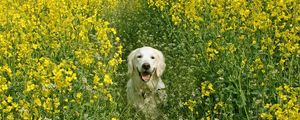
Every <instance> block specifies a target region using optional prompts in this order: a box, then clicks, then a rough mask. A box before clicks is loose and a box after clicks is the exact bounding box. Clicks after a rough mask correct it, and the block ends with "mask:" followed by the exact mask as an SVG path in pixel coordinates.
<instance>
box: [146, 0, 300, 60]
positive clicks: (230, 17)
mask: <svg viewBox="0 0 300 120" xmlns="http://www.w3.org/2000/svg"><path fill="white" fill-rule="evenodd" d="M148 4H149V6H151V7H154V8H160V9H159V10H161V11H167V13H168V14H169V16H170V18H171V20H172V22H173V23H174V25H177V26H180V27H184V28H187V25H189V27H188V28H191V29H192V31H193V32H194V33H195V34H197V33H198V32H199V31H197V29H199V27H200V26H204V27H206V29H207V30H210V29H218V30H219V32H217V34H220V36H221V35H222V34H226V33H229V32H234V31H238V32H239V33H240V34H242V35H241V36H240V37H239V36H237V38H233V39H240V40H241V42H242V41H244V40H247V39H250V40H253V42H252V43H253V45H254V46H258V48H260V49H259V50H261V51H264V52H266V53H268V54H269V55H273V54H274V53H275V52H277V53H279V54H280V56H281V58H282V60H287V59H289V58H291V57H292V56H295V55H296V54H300V47H299V40H300V36H299V35H298V34H299V33H298V32H299V31H300V27H299V25H298V24H297V23H299V21H300V11H299V10H298V9H299V8H300V5H299V3H298V2H297V0H286V1H284V0H281V1H280V2H278V3H277V2H276V1H272V0H267V1H260V0H254V1H248V0H235V1H226V0H218V1H215V0H208V1H206V0H175V1H161V0H148ZM291 8H292V9H291ZM195 30H196V31H195ZM263 33H265V34H263ZM245 34H247V35H245ZM257 34H262V37H259V38H257V37H256V36H257ZM221 37H222V36H221ZM213 42H217V41H213ZM277 49H278V50H279V51H277ZM211 51H215V50H208V51H207V52H208V53H209V54H210V56H209V59H211V56H214V55H215V54H212V52H211ZM278 62H279V61H278Z"/></svg>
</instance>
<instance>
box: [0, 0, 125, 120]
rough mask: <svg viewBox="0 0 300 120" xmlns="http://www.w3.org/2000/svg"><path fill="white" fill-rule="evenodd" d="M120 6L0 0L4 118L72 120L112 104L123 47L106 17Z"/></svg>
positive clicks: (100, 1)
mask: <svg viewBox="0 0 300 120" xmlns="http://www.w3.org/2000/svg"><path fill="white" fill-rule="evenodd" d="M116 4H117V0H75V1H74V0H38V1H37V0H25V1H24V0H19V1H14V0H1V1H0V119H9V120H11V119H68V118H74V117H75V116H83V115H81V114H82V113H80V109H82V111H83V110H85V108H84V107H80V108H78V109H77V108H76V109H74V108H73V107H74V106H81V105H83V104H84V105H85V106H89V107H90V108H93V109H97V108H99V107H98V106H101V105H103V106H107V105H105V104H106V102H105V101H111V102H113V97H112V95H111V94H110V91H109V87H110V86H111V85H112V84H113V80H112V78H113V77H112V75H113V74H114V73H115V71H116V68H117V66H118V65H119V64H120V63H121V62H122V60H121V55H122V52H123V51H122V49H123V48H122V45H121V44H120V38H118V37H117V31H116V29H115V28H112V27H110V24H109V22H107V21H105V20H103V19H102V16H103V14H105V12H106V11H109V10H111V9H114V7H116ZM100 96H101V97H100ZM94 104H97V105H94Z"/></svg>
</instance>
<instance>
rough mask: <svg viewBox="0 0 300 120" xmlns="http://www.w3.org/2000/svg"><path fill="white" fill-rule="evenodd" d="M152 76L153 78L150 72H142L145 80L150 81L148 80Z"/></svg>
mask: <svg viewBox="0 0 300 120" xmlns="http://www.w3.org/2000/svg"><path fill="white" fill-rule="evenodd" d="M150 78H151V75H150V74H149V73H142V79H143V80H144V81H148V80H150Z"/></svg>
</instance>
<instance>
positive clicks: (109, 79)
mask: <svg viewBox="0 0 300 120" xmlns="http://www.w3.org/2000/svg"><path fill="white" fill-rule="evenodd" d="M104 83H105V84H106V85H111V84H112V83H113V82H112V79H111V77H110V75H108V74H105V75H104Z"/></svg>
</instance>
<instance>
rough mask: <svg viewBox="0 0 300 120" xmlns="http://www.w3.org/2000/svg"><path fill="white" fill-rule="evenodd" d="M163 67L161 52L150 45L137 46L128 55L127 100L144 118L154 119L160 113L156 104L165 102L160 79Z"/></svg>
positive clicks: (163, 61) (163, 60)
mask: <svg viewBox="0 0 300 120" xmlns="http://www.w3.org/2000/svg"><path fill="white" fill-rule="evenodd" d="M165 67H166V64H165V59H164V56H163V54H162V52H161V51H159V50H157V49H154V48H152V47H142V48H137V49H135V50H133V51H132V52H131V53H130V54H129V55H128V75H129V78H130V80H129V81H128V83H127V90H126V92H127V100H128V103H129V104H130V105H131V106H133V107H134V108H136V109H137V110H138V111H142V113H144V115H145V117H146V118H150V119H156V118H157V117H158V116H159V115H160V112H159V110H158V105H159V104H162V103H164V104H165V102H166V99H167V94H166V91H165V84H164V82H163V81H162V79H161V76H162V74H163V72H164V70H165Z"/></svg>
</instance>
